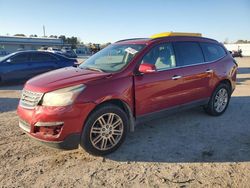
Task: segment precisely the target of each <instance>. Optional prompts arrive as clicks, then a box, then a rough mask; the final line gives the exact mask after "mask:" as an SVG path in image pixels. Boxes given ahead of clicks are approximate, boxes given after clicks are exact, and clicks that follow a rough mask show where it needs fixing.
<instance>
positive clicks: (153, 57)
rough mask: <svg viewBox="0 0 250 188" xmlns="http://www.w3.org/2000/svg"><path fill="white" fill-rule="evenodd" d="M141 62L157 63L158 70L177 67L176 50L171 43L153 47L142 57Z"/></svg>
mask: <svg viewBox="0 0 250 188" xmlns="http://www.w3.org/2000/svg"><path fill="white" fill-rule="evenodd" d="M141 64H152V65H155V67H156V70H165V69H169V68H173V67H176V62H175V55H174V50H173V47H172V44H171V43H165V44H160V45H158V46H155V47H153V48H152V49H151V50H150V51H149V52H148V53H147V54H146V55H145V56H144V57H143V59H142V62H141Z"/></svg>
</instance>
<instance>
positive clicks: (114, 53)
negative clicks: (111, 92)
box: [80, 44, 145, 72]
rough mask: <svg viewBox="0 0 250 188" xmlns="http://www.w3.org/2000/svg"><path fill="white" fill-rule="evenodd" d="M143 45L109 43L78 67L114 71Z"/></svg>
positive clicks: (123, 64) (126, 62)
mask: <svg viewBox="0 0 250 188" xmlns="http://www.w3.org/2000/svg"><path fill="white" fill-rule="evenodd" d="M144 47H145V45H144V44H114V45H110V46H108V47H106V48H104V49H103V50H101V51H99V52H98V53H96V54H95V55H93V56H91V57H90V58H89V59H87V60H86V61H85V62H84V63H83V64H81V65H80V68H82V69H90V70H96V71H100V72H116V71H119V70H121V69H122V68H123V67H125V66H126V65H127V64H128V63H129V62H130V61H131V60H132V58H133V57H134V56H135V55H136V54H137V53H138V52H140V51H141V50H142V49H143V48H144Z"/></svg>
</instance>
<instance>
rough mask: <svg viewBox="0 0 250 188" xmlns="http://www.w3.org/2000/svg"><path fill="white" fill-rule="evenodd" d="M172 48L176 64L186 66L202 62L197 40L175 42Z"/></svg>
mask: <svg viewBox="0 0 250 188" xmlns="http://www.w3.org/2000/svg"><path fill="white" fill-rule="evenodd" d="M174 49H175V53H176V57H177V64H178V66H187V65H193V64H198V63H203V62H204V58H203V54H202V51H201V47H200V45H199V43H197V42H176V43H174Z"/></svg>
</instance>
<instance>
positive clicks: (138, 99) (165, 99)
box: [134, 43, 183, 116]
mask: <svg viewBox="0 0 250 188" xmlns="http://www.w3.org/2000/svg"><path fill="white" fill-rule="evenodd" d="M140 63H141V64H143V63H147V64H154V65H155V66H156V69H157V71H155V72H150V73H145V74H143V75H137V76H135V83H134V84H135V105H136V114H137V116H140V115H145V114H149V113H151V112H156V111H160V110H163V109H166V108H170V107H174V106H178V105H180V104H182V99H183V91H182V83H183V80H182V78H181V75H182V70H181V69H179V68H177V67H176V61H175V55H174V51H173V47H172V44H171V43H163V44H160V45H157V46H155V47H153V48H152V49H151V50H150V51H149V52H148V53H147V54H146V55H145V56H144V57H143V59H142V61H141V62H140Z"/></svg>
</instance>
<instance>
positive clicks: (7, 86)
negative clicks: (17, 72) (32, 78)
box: [0, 84, 23, 92]
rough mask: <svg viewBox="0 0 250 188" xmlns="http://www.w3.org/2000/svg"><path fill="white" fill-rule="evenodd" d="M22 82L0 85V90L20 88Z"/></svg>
mask: <svg viewBox="0 0 250 188" xmlns="http://www.w3.org/2000/svg"><path fill="white" fill-rule="evenodd" d="M22 89H23V84H20V85H15V84H8V85H0V92H1V91H5V90H11V91H17V90H22Z"/></svg>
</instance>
